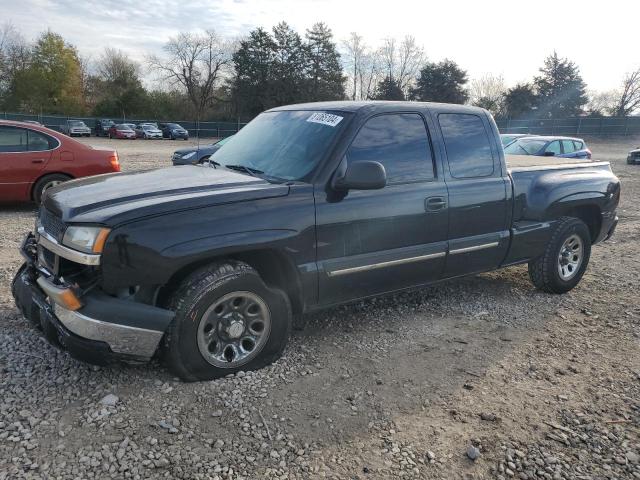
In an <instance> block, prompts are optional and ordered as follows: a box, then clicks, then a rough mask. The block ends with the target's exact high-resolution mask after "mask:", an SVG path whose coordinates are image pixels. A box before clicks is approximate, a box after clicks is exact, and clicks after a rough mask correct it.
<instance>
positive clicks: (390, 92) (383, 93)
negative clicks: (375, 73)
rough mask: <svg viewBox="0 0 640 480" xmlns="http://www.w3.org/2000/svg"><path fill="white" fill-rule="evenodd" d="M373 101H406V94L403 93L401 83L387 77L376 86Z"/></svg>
mask: <svg viewBox="0 0 640 480" xmlns="http://www.w3.org/2000/svg"><path fill="white" fill-rule="evenodd" d="M373 100H404V93H402V88H400V85H399V83H398V82H397V81H396V80H394V79H393V78H392V77H390V76H387V77H386V78H385V79H384V80H382V81H381V82H380V83H378V85H376V90H375V93H374V95H373Z"/></svg>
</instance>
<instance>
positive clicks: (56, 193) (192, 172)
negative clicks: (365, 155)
mask: <svg viewBox="0 0 640 480" xmlns="http://www.w3.org/2000/svg"><path fill="white" fill-rule="evenodd" d="M288 193H289V187H288V186H287V185H282V184H272V183H269V182H267V181H266V180H262V179H260V178H255V177H251V176H249V175H245V174H242V173H239V172H234V171H231V170H226V169H222V168H217V169H213V168H206V167H196V166H181V167H169V168H162V169H159V170H150V171H145V172H130V173H111V174H106V175H96V176H94V177H87V178H82V179H78V180H71V181H69V182H65V183H63V184H60V185H58V186H56V187H53V188H50V189H49V190H47V193H46V195H45V199H44V201H43V204H44V207H45V208H46V209H47V210H49V211H50V212H52V213H54V214H55V215H57V216H59V217H60V218H62V220H63V221H65V222H78V223H85V222H86V223H98V224H103V225H107V226H116V225H118V224H121V223H125V222H129V221H132V220H136V219H139V218H142V217H145V216H150V215H162V214H164V213H169V212H176V211H180V210H192V209H194V208H200V207H207V206H211V205H219V204H226V203H235V202H245V201H250V200H259V199H263V198H272V197H279V196H285V195H287V194H288Z"/></svg>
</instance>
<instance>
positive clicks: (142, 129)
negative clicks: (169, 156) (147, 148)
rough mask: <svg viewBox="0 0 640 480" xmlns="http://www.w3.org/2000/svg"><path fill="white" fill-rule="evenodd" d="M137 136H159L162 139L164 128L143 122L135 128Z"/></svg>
mask: <svg viewBox="0 0 640 480" xmlns="http://www.w3.org/2000/svg"><path fill="white" fill-rule="evenodd" d="M135 132H136V137H138V138H144V139H149V138H159V139H162V130H160V129H159V128H158V127H154V126H153V125H152V124H150V123H141V124H140V125H138V126H137V127H136V128H135Z"/></svg>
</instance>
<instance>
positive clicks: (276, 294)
mask: <svg viewBox="0 0 640 480" xmlns="http://www.w3.org/2000/svg"><path fill="white" fill-rule="evenodd" d="M169 308H171V309H172V310H174V311H175V312H176V317H175V319H174V321H173V323H172V324H171V326H170V327H169V331H168V333H167V335H166V338H165V342H164V358H165V360H166V362H167V363H168V365H169V367H170V368H171V369H172V370H173V371H174V372H175V373H176V374H177V375H178V376H179V377H180V378H182V379H183V380H186V381H197V380H211V379H214V378H219V377H223V376H225V375H228V374H230V373H235V372H238V371H240V370H256V369H258V368H262V367H264V366H266V365H269V364H270V363H272V362H273V361H275V360H276V359H278V358H279V357H280V355H282V352H283V350H284V348H285V346H286V344H287V341H288V338H289V333H290V331H291V307H290V304H289V299H288V298H287V296H286V294H285V293H284V292H282V291H281V290H278V289H274V288H271V287H268V286H267V285H265V283H264V282H263V281H262V279H261V278H260V276H259V275H258V273H257V272H256V271H255V270H254V269H253V268H251V267H250V266H249V265H247V264H245V263H243V262H238V261H233V260H229V261H225V262H218V263H214V264H212V265H210V266H208V267H205V268H203V269H201V270H198V271H196V272H194V273H193V274H191V275H190V276H189V277H187V278H186V279H185V280H184V281H183V282H182V283H181V285H180V286H179V287H178V289H177V290H176V291H175V293H174V294H173V295H172V297H171V300H170V303H169Z"/></svg>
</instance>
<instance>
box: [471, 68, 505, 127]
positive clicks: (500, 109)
mask: <svg viewBox="0 0 640 480" xmlns="http://www.w3.org/2000/svg"><path fill="white" fill-rule="evenodd" d="M505 93H506V87H505V84H504V78H502V76H501V75H491V74H486V75H483V76H482V77H480V78H477V79H475V80H472V81H471V88H470V89H469V100H470V102H471V104H472V105H475V106H476V107H482V108H485V109H487V110H489V111H490V112H491V113H492V114H493V116H495V117H498V116H502V115H503V114H504V110H505V109H504V97H505Z"/></svg>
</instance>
